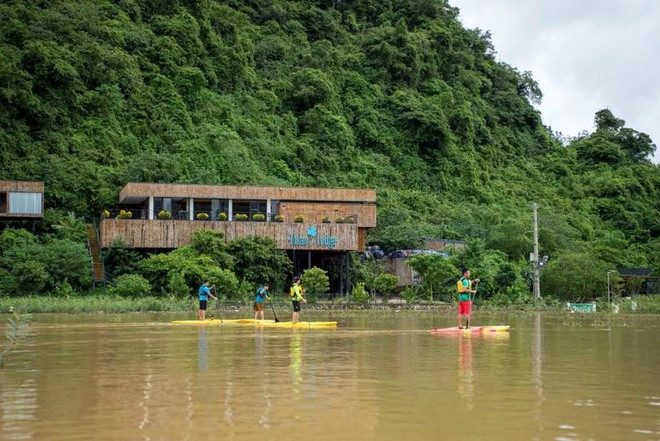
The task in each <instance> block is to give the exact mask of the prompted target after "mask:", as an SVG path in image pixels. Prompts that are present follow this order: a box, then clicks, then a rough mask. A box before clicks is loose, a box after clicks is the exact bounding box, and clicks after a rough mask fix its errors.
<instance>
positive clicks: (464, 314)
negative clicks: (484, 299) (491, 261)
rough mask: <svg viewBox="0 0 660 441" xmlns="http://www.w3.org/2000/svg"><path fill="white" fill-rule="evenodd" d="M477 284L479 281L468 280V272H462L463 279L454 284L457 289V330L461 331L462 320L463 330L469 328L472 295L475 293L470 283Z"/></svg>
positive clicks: (466, 270)
mask: <svg viewBox="0 0 660 441" xmlns="http://www.w3.org/2000/svg"><path fill="white" fill-rule="evenodd" d="M473 282H474V283H475V284H478V283H479V279H474V281H473V280H470V270H469V269H467V268H465V269H464V270H463V277H461V278H460V280H459V281H458V282H456V287H457V288H458V329H463V319H464V320H465V329H468V328H469V327H470V314H471V313H472V299H473V297H472V294H476V293H477V291H476V290H473V289H472V283H473Z"/></svg>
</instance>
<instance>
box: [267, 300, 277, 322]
mask: <svg viewBox="0 0 660 441" xmlns="http://www.w3.org/2000/svg"><path fill="white" fill-rule="evenodd" d="M268 303H269V304H270V309H272V310H273V315H274V316H275V323H279V322H280V319H278V318H277V314H275V308H273V302H272V301H271V300H270V297H268Z"/></svg>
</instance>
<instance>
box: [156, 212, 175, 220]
mask: <svg viewBox="0 0 660 441" xmlns="http://www.w3.org/2000/svg"><path fill="white" fill-rule="evenodd" d="M171 218H172V213H170V212H169V211H167V210H160V211H159V212H158V219H171Z"/></svg>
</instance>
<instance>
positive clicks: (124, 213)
mask: <svg viewBox="0 0 660 441" xmlns="http://www.w3.org/2000/svg"><path fill="white" fill-rule="evenodd" d="M132 217H133V212H132V211H130V210H120V211H119V214H118V215H117V219H131V218H132Z"/></svg>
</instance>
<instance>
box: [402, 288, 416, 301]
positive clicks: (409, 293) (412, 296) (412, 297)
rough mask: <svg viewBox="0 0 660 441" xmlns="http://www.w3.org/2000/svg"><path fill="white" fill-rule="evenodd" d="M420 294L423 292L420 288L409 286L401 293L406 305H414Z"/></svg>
mask: <svg viewBox="0 0 660 441" xmlns="http://www.w3.org/2000/svg"><path fill="white" fill-rule="evenodd" d="M420 294H421V290H420V288H419V287H418V286H407V287H406V288H405V289H404V290H403V291H401V297H403V299H404V300H405V301H406V303H414V302H415V301H416V300H417V298H418V297H419V296H420Z"/></svg>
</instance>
